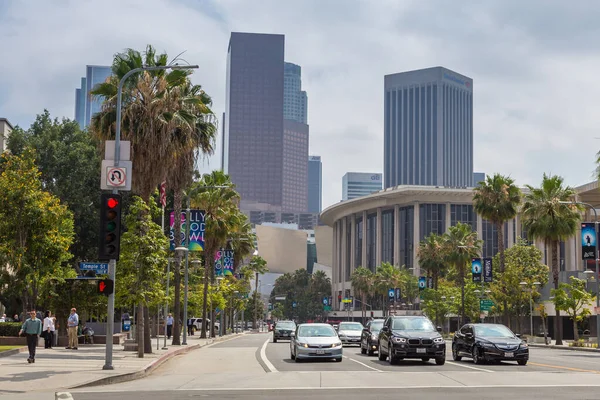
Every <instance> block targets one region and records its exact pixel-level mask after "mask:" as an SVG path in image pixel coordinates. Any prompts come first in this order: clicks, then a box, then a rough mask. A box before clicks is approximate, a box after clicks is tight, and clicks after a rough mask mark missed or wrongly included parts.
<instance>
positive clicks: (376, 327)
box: [371, 321, 383, 332]
mask: <svg viewBox="0 0 600 400" xmlns="http://www.w3.org/2000/svg"><path fill="white" fill-rule="evenodd" d="M381 328H383V321H373V322H371V332H379V331H380V330H381Z"/></svg>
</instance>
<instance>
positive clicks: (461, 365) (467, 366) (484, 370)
mask: <svg viewBox="0 0 600 400" xmlns="http://www.w3.org/2000/svg"><path fill="white" fill-rule="evenodd" d="M446 363H447V364H450V365H456V366H457V367H463V368H468V369H474V370H475V371H481V372H490V373H491V372H494V371H491V370H489V369H483V368H477V367H471V366H470V365H465V364H461V363H456V362H452V361H446Z"/></svg>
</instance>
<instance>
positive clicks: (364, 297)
mask: <svg viewBox="0 0 600 400" xmlns="http://www.w3.org/2000/svg"><path fill="white" fill-rule="evenodd" d="M361 294H362V296H361V297H362V310H363V312H362V313H363V324H364V323H365V321H366V319H367V304H366V302H367V294H366V293H365V292H363V293H361Z"/></svg>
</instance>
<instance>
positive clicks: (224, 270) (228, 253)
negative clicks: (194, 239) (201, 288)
mask: <svg viewBox="0 0 600 400" xmlns="http://www.w3.org/2000/svg"><path fill="white" fill-rule="evenodd" d="M215 275H216V276H227V275H233V250H226V249H221V250H218V251H217V252H216V253H215Z"/></svg>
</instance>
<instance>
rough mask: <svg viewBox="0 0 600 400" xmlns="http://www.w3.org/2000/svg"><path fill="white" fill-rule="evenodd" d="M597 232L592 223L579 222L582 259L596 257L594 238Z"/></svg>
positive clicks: (595, 238)
mask: <svg viewBox="0 0 600 400" xmlns="http://www.w3.org/2000/svg"><path fill="white" fill-rule="evenodd" d="M597 236H598V232H596V229H595V227H594V224H593V223H590V222H583V223H582V224H581V256H582V259H583V260H595V259H596V240H597V239H598V238H597Z"/></svg>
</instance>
